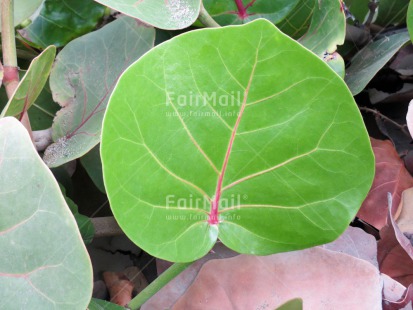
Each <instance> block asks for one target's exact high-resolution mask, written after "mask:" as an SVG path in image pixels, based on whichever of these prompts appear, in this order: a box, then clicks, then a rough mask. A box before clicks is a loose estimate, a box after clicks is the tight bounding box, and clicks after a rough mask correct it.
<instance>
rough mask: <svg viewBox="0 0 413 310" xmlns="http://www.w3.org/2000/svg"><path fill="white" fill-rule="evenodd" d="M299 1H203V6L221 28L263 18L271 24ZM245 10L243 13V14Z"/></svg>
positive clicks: (277, 20)
mask: <svg viewBox="0 0 413 310" xmlns="http://www.w3.org/2000/svg"><path fill="white" fill-rule="evenodd" d="M298 2H299V0H292V1H291V0H278V1H267V0H257V1H251V0H244V1H239V5H241V3H242V6H241V8H239V7H237V1H234V0H231V1H228V0H218V1H216V0H204V1H203V4H204V7H205V9H206V10H207V11H208V13H209V14H210V15H211V16H212V17H213V18H214V19H215V20H216V21H217V22H218V23H219V24H220V25H222V26H224V25H233V24H244V23H246V22H249V21H252V20H254V19H258V18H265V19H268V20H269V21H271V22H273V23H278V22H280V21H281V20H282V19H284V18H285V17H286V16H287V15H288V14H289V13H290V12H291V11H292V10H293V9H294V8H295V6H296V5H297V3H298ZM244 10H245V12H244Z"/></svg>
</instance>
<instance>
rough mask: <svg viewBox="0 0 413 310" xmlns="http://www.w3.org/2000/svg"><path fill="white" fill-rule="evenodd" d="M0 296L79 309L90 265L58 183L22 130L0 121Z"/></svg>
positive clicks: (17, 305)
mask: <svg viewBox="0 0 413 310" xmlns="http://www.w3.org/2000/svg"><path fill="white" fill-rule="evenodd" d="M0 145H1V146H2V148H1V153H0V158H1V162H0V175H1V177H0V189H1V199H0V249H1V253H2V255H0V287H1V289H0V299H1V306H2V308H4V309H10V310H12V309H27V308H30V309H59V310H60V309H62V310H64V309H68V310H72V309H85V308H86V307H87V305H88V303H89V300H90V298H91V295H92V266H91V263H90V259H89V256H88V254H87V251H86V248H85V246H84V244H83V242H82V239H81V237H80V234H79V231H78V229H77V226H76V222H75V220H74V218H73V215H72V214H71V212H70V210H69V208H68V206H67V205H66V202H65V200H64V198H63V196H62V194H61V192H60V189H59V185H58V184H57V182H56V180H55V179H54V177H53V175H52V173H51V172H50V170H49V169H48V168H47V167H46V165H45V164H44V163H43V161H42V160H41V158H40V157H39V155H38V154H37V152H36V150H35V149H34V147H33V143H32V141H31V139H30V137H29V135H28V133H27V131H26V129H25V128H24V127H23V126H22V125H21V124H20V122H18V121H17V120H16V119H15V118H12V117H6V118H3V119H1V120H0Z"/></svg>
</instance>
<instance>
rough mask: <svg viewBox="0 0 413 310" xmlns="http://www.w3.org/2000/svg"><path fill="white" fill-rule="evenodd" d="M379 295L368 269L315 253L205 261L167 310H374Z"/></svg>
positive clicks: (377, 280) (376, 281)
mask: <svg viewBox="0 0 413 310" xmlns="http://www.w3.org/2000/svg"><path fill="white" fill-rule="evenodd" d="M355 279H357V280H355ZM350 287H351V298H349V288H350ZM381 291H382V284H381V280H380V276H379V273H378V270H377V268H375V267H374V266H372V265H371V264H370V263H367V262H365V261H364V260H361V259H357V258H354V257H351V256H349V255H346V254H342V253H338V252H332V251H329V250H326V249H322V248H320V247H317V248H312V249H307V250H302V251H295V252H287V253H280V254H275V255H270V256H261V257H260V256H248V255H239V256H236V257H233V258H228V259H221V260H212V261H209V262H207V263H206V264H205V265H204V266H203V267H202V269H201V271H200V272H199V274H198V277H197V278H196V280H195V281H194V283H193V284H192V285H191V286H190V287H189V289H188V290H187V291H186V293H185V294H184V295H183V296H182V297H181V298H180V299H179V300H178V302H177V303H176V304H175V305H174V307H173V309H174V310H180V309H196V310H203V309H228V310H229V309H263V308H264V307H265V309H274V308H275V307H278V306H280V305H282V304H283V303H285V302H287V301H289V300H291V299H293V298H302V299H303V304H304V309H320V310H321V309H352V310H357V309H360V310H361V309H363V310H365V309H369V310H374V309H381V308H382V305H381V304H382V298H381ZM246 292H248V293H246Z"/></svg>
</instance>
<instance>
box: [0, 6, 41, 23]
mask: <svg viewBox="0 0 413 310" xmlns="http://www.w3.org/2000/svg"><path fill="white" fill-rule="evenodd" d="M42 2H43V0H14V25H15V26H17V25H19V24H20V23H21V22H23V21H24V20H26V19H28V18H29V17H30V16H32V14H33V13H34V12H35V11H36V10H37V9H38V8H39V6H40V5H41V4H42ZM0 12H1V8H0ZM0 30H1V25H0Z"/></svg>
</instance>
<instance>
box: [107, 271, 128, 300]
mask: <svg viewBox="0 0 413 310" xmlns="http://www.w3.org/2000/svg"><path fill="white" fill-rule="evenodd" d="M103 280H104V281H105V283H106V287H107V288H108V290H109V295H110V301H111V302H113V303H115V304H117V305H120V306H126V305H127V304H128V303H129V302H130V301H131V300H132V292H133V287H134V285H133V283H132V282H131V281H129V279H128V278H127V277H126V275H125V274H124V273H123V272H111V271H106V272H104V273H103Z"/></svg>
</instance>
